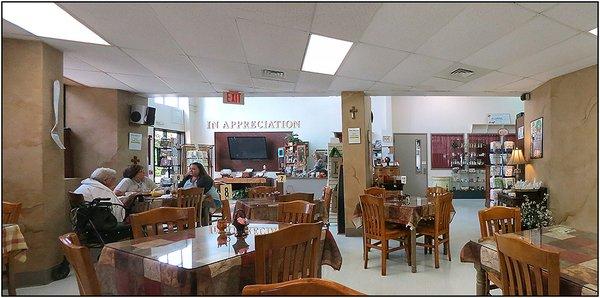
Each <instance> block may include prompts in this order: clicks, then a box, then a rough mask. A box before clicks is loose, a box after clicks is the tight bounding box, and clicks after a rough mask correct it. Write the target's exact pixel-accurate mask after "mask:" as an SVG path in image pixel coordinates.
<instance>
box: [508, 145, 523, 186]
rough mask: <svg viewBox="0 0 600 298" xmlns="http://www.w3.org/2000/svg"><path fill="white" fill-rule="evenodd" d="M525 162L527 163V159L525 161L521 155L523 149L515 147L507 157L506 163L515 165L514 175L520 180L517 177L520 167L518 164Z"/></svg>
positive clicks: (518, 176)
mask: <svg viewBox="0 0 600 298" xmlns="http://www.w3.org/2000/svg"><path fill="white" fill-rule="evenodd" d="M526 163H527V161H525V157H524V156H523V151H522V150H521V149H519V148H515V149H514V150H513V151H512V154H511V155H510V158H509V159H508V164H509V165H514V166H515V177H516V178H517V181H519V180H521V179H519V178H520V174H521V169H520V168H519V166H520V165H524V164H526Z"/></svg>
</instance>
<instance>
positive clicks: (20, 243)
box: [2, 224, 28, 263]
mask: <svg viewBox="0 0 600 298" xmlns="http://www.w3.org/2000/svg"><path fill="white" fill-rule="evenodd" d="M27 249H28V248H27V243H25V238H24V237H23V233H21V228H19V225H16V224H3V225H2V256H7V255H8V254H9V253H11V252H15V254H14V257H15V259H17V260H18V261H19V262H22V263H24V262H25V261H26V260H27V253H26V252H27Z"/></svg>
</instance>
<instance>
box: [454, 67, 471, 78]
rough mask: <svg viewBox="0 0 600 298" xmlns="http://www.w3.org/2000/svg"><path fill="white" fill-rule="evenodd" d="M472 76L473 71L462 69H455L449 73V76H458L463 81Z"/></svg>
mask: <svg viewBox="0 0 600 298" xmlns="http://www.w3.org/2000/svg"><path fill="white" fill-rule="evenodd" d="M473 74H475V72H474V71H472V70H468V69H464V68H457V69H455V70H454V71H452V72H450V75H451V76H458V77H461V78H465V79H466V78H468V77H470V76H472V75H473Z"/></svg>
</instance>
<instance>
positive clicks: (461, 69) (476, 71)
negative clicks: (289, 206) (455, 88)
mask: <svg viewBox="0 0 600 298" xmlns="http://www.w3.org/2000/svg"><path fill="white" fill-rule="evenodd" d="M490 72H491V70H489V69H485V68H481V67H477V66H474V65H467V64H463V63H454V64H453V65H450V67H448V68H446V69H444V70H442V71H441V72H439V73H438V74H436V75H434V77H436V78H439V79H445V80H451V81H455V82H462V83H467V82H470V81H472V80H475V79H477V78H480V77H482V76H484V75H486V74H488V73H490Z"/></svg>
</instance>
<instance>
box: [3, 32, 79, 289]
mask: <svg viewBox="0 0 600 298" xmlns="http://www.w3.org/2000/svg"><path fill="white" fill-rule="evenodd" d="M2 59H3V60H2V61H3V63H2V85H3V90H2V107H3V111H2V134H3V142H2V153H3V154H2V174H3V176H2V182H3V187H2V200H3V201H9V202H21V203H22V204H23V206H22V215H21V218H20V219H19V224H20V225H21V229H22V232H23V234H24V236H25V241H26V242H27V245H28V246H29V250H28V251H27V261H26V262H25V263H23V264H18V265H17V266H16V267H15V269H16V271H17V272H18V273H17V286H19V285H21V286H23V285H31V284H44V283H48V282H49V281H51V277H50V276H51V270H52V268H54V267H56V266H57V265H58V264H60V263H61V262H62V260H63V253H62V251H61V250H60V247H59V246H58V236H59V235H61V234H63V233H65V232H67V231H69V230H70V223H69V216H68V204H67V201H66V200H65V192H64V188H65V186H64V155H63V154H64V153H63V151H62V150H61V149H59V148H58V146H57V145H56V144H55V143H54V141H53V140H52V138H51V137H50V130H51V128H52V127H53V125H54V109H53V102H52V84H53V81H54V80H62V74H63V69H62V65H63V57H62V53H61V52H60V51H58V50H56V49H54V48H52V47H50V46H48V45H46V44H44V43H42V42H39V41H30V40H17V39H3V40H2ZM59 110H60V115H59V119H61V121H60V123H59V127H62V101H61V103H60V105H59Z"/></svg>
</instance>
